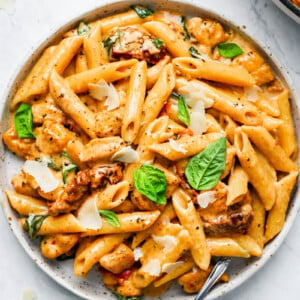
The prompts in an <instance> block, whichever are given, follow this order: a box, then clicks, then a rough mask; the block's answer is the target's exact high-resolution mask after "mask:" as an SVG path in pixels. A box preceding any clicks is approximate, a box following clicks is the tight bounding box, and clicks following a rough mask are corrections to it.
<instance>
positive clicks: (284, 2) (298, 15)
mask: <svg viewBox="0 0 300 300" xmlns="http://www.w3.org/2000/svg"><path fill="white" fill-rule="evenodd" d="M272 1H273V2H274V4H275V5H276V6H277V7H279V8H280V9H281V10H282V11H283V12H284V13H285V14H286V15H288V16H289V17H290V18H291V19H293V20H294V21H296V22H297V23H298V24H300V8H298V7H297V6H296V5H294V4H293V3H292V2H291V1H289V0H272Z"/></svg>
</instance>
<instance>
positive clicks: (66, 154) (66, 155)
mask: <svg viewBox="0 0 300 300" xmlns="http://www.w3.org/2000/svg"><path fill="white" fill-rule="evenodd" d="M59 156H60V157H66V158H70V155H69V154H68V153H67V152H62V153H61V154H60V155H59Z"/></svg>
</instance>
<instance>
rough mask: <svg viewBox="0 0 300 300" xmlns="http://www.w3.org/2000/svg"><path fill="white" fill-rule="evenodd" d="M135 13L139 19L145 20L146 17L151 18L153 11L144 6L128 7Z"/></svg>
mask: <svg viewBox="0 0 300 300" xmlns="http://www.w3.org/2000/svg"><path fill="white" fill-rule="evenodd" d="M130 7H131V8H132V9H133V10H134V11H135V12H136V13H137V15H138V16H139V17H140V18H142V19H144V18H146V17H148V16H151V15H152V14H153V13H154V11H153V10H152V9H150V8H148V7H144V6H139V5H138V6H137V5H132V6H130Z"/></svg>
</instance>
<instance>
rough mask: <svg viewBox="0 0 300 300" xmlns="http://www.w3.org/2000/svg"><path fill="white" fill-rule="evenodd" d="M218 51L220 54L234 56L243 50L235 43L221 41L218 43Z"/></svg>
mask: <svg viewBox="0 0 300 300" xmlns="http://www.w3.org/2000/svg"><path fill="white" fill-rule="evenodd" d="M218 51H219V53H220V55H221V56H223V57H228V58H234V57H236V56H238V55H240V54H243V53H244V51H243V50H242V49H241V48H240V46H238V45H237V44H235V43H221V44H218Z"/></svg>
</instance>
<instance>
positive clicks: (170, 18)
mask: <svg viewBox="0 0 300 300" xmlns="http://www.w3.org/2000/svg"><path fill="white" fill-rule="evenodd" d="M161 13H162V15H163V18H164V19H166V20H168V21H171V22H174V23H176V24H178V25H180V26H181V25H182V21H181V18H182V17H181V15H179V14H175V13H170V12H168V11H165V10H164V11H162V12H161Z"/></svg>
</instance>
